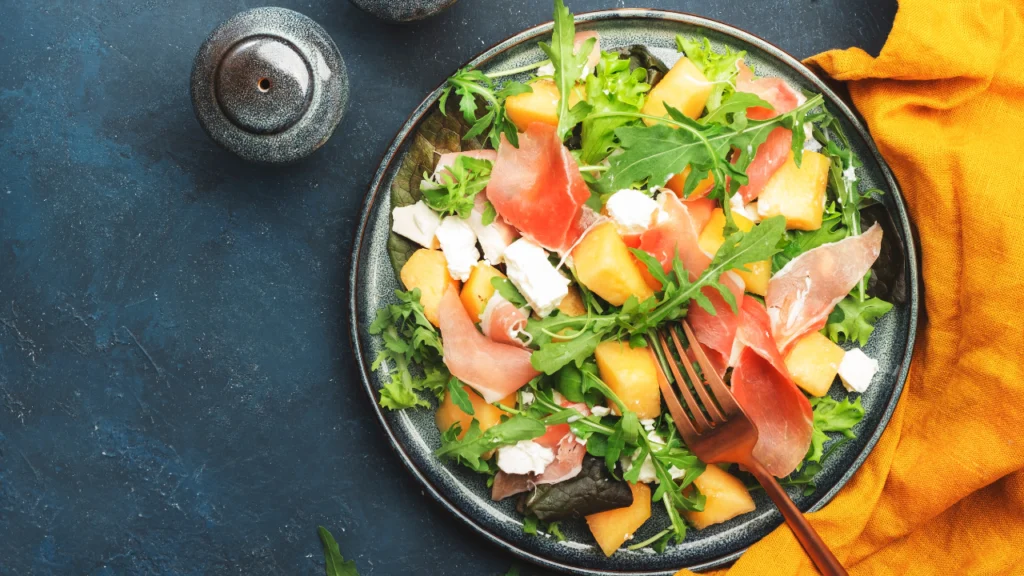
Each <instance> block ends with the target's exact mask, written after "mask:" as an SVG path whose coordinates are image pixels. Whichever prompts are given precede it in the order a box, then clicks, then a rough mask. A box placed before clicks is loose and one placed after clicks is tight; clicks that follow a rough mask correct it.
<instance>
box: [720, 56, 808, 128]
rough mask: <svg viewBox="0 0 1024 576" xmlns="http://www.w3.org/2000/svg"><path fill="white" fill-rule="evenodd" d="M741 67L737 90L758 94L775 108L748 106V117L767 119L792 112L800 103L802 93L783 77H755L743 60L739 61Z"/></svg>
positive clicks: (737, 78)
mask: <svg viewBox="0 0 1024 576" xmlns="http://www.w3.org/2000/svg"><path fill="white" fill-rule="evenodd" d="M739 69H740V73H739V75H737V76H736V91H737V92H749V93H751V94H756V95H757V96H758V97H759V98H760V99H761V100H764V101H765V102H767V103H769V104H771V105H772V108H773V109H768V108H764V107H761V106H754V107H752V108H748V109H747V118H750V119H751V120H767V119H769V118H774V117H776V116H778V115H779V114H785V113H786V112H790V111H792V110H793V109H794V108H796V107H797V106H799V105H800V94H799V93H798V92H797V91H796V90H794V89H793V87H792V86H790V85H789V84H787V83H786V81H785V80H783V79H782V78H754V73H753V72H752V71H751V70H750V68H749V67H748V66H747V65H746V63H744V62H742V61H741V62H740V63H739Z"/></svg>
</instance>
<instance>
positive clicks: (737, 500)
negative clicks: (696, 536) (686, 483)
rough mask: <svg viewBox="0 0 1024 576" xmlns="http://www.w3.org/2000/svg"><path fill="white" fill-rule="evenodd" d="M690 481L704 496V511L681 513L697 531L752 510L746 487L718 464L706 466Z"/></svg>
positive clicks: (751, 500)
mask: <svg viewBox="0 0 1024 576" xmlns="http://www.w3.org/2000/svg"><path fill="white" fill-rule="evenodd" d="M693 483H694V485H696V486H697V488H698V489H699V490H700V492H701V494H703V495H704V496H705V497H707V501H706V502H705V503H704V510H703V511H701V512H690V511H684V512H683V515H684V516H685V517H686V519H687V520H689V521H690V523H691V524H693V525H694V526H695V527H696V528H697V529H698V530H703V529H704V528H707V527H708V526H711V525H712V524H719V523H721V522H725V521H726V520H731V519H733V518H735V517H737V516H739V515H740V514H746V513H747V512H753V511H754V499H753V498H751V497H750V492H748V491H747V487H746V486H744V485H743V482H740V480H739V479H738V478H736V477H735V476H733V475H732V474H729V473H728V472H726V471H725V470H722V469H721V468H719V467H718V466H714V465H708V467H707V469H706V470H704V473H703V474H701V475H700V476H698V477H697V479H696V480H694V481H693Z"/></svg>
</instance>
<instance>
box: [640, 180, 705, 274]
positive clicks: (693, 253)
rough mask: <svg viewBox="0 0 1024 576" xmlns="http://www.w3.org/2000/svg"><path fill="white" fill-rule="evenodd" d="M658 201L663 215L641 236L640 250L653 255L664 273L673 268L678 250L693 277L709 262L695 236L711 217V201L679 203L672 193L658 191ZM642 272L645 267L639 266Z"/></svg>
mask: <svg viewBox="0 0 1024 576" xmlns="http://www.w3.org/2000/svg"><path fill="white" fill-rule="evenodd" d="M658 203H659V204H660V205H661V209H662V211H663V212H664V216H659V217H658V219H657V222H656V223H655V224H654V226H651V227H650V228H648V229H647V230H646V231H645V232H644V233H643V234H641V235H640V249H641V250H643V251H644V252H648V253H650V254H651V255H652V256H654V258H655V259H656V260H657V261H658V262H660V263H661V266H662V268H663V269H664V270H665V271H666V272H668V271H669V270H671V269H672V259H673V257H674V256H675V255H676V253H678V254H679V259H680V260H682V262H683V266H684V267H685V268H686V271H687V272H689V274H690V279H691V280H695V279H696V278H697V277H698V276H699V275H700V273H701V272H703V271H704V269H705V268H707V267H708V264H710V263H711V257H710V256H708V255H707V254H705V253H704V252H703V251H702V250H701V249H700V246H699V245H698V244H697V238H698V236H699V235H700V231H701V229H703V227H704V224H706V223H707V219H708V218H710V215H711V210H712V209H713V208H714V201H713V200H708V199H706V198H704V199H700V200H692V201H688V202H682V201H680V200H679V198H677V197H676V195H675V194H661V195H660V196H658ZM641 272H642V273H645V275H646V272H647V269H646V267H641ZM651 281H653V278H651V279H650V280H649V281H648V282H651ZM656 288H660V287H656Z"/></svg>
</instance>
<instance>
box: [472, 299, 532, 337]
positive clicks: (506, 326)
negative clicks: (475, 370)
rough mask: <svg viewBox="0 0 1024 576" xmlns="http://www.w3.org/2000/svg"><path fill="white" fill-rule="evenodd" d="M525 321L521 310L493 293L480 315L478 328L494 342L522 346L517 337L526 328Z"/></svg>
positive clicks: (524, 315)
mask: <svg viewBox="0 0 1024 576" xmlns="http://www.w3.org/2000/svg"><path fill="white" fill-rule="evenodd" d="M526 320H527V318H526V314H524V313H523V311H522V310H520V309H519V308H516V307H515V304H512V303H511V302H509V301H508V300H505V299H504V298H502V296H501V294H498V293H497V292H495V293H494V295H493V296H491V299H490V300H488V301H487V306H485V307H484V312H483V314H481V315H480V328H481V329H483V331H484V335H485V336H487V337H488V338H490V339H491V340H493V341H495V342H498V343H500V344H513V345H515V346H522V345H523V341H522V340H520V339H519V338H518V336H519V333H520V332H521V331H522V330H523V328H526Z"/></svg>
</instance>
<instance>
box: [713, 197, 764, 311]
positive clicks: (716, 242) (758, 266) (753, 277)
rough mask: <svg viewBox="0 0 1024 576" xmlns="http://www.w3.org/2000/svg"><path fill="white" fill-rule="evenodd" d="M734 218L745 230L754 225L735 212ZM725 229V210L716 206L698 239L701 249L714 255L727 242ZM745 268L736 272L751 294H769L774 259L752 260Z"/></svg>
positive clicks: (740, 227)
mask: <svg viewBox="0 0 1024 576" xmlns="http://www.w3.org/2000/svg"><path fill="white" fill-rule="evenodd" d="M732 219H733V221H734V222H736V227H737V228H739V229H740V230H742V231H744V232H749V231H750V230H751V229H752V228H753V227H754V223H753V222H751V221H750V220H748V219H747V218H746V217H744V216H741V215H739V214H737V213H735V212H733V213H732ZM724 231H725V212H723V211H722V209H721V208H715V209H714V210H713V211H712V212H711V218H710V219H709V220H708V223H707V224H706V225H705V226H704V230H703V231H701V233H700V237H699V238H698V239H697V245H698V246H700V249H701V250H703V251H704V252H707V253H708V254H711V255H712V256H713V255H714V254H715V252H718V249H719V248H721V247H722V244H724V243H725V237H724V235H723V232H724ZM744 268H746V269H747V270H739V269H737V270H735V272H736V274H738V275H739V277H740V278H742V279H743V282H744V284H745V285H746V288H745V290H746V291H747V292H750V293H751V294H759V295H761V296H764V295H765V294H767V293H768V280H769V279H770V278H771V276H772V261H771V260H762V261H760V262H751V263H749V264H747V265H746V266H744Z"/></svg>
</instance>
